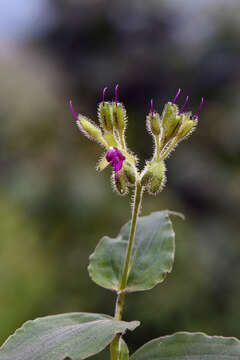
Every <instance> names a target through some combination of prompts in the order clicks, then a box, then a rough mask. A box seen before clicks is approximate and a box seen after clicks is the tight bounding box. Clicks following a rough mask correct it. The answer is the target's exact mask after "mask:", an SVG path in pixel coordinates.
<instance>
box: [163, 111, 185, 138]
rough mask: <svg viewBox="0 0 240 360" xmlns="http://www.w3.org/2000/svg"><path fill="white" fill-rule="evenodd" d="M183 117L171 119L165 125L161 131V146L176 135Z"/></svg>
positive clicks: (178, 116)
mask: <svg viewBox="0 0 240 360" xmlns="http://www.w3.org/2000/svg"><path fill="white" fill-rule="evenodd" d="M182 119H183V115H177V116H176V117H175V118H172V119H171V121H169V122H168V124H166V126H165V128H164V130H163V144H164V145H165V144H167V143H168V141H170V140H171V139H173V138H174V137H175V136H177V135H178V131H179V129H180V126H181V123H182Z"/></svg>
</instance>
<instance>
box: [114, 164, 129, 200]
mask: <svg viewBox="0 0 240 360" xmlns="http://www.w3.org/2000/svg"><path fill="white" fill-rule="evenodd" d="M112 181H113V186H114V189H115V190H116V192H117V193H118V194H119V195H123V196H124V195H126V194H127V193H128V187H127V182H126V180H125V176H124V172H123V170H121V171H119V173H118V176H115V175H113V178H112Z"/></svg>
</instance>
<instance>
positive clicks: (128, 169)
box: [123, 161, 136, 185]
mask: <svg viewBox="0 0 240 360" xmlns="http://www.w3.org/2000/svg"><path fill="white" fill-rule="evenodd" d="M123 172H124V176H125V178H126V180H127V182H128V183H129V185H134V184H135V182H136V170H135V168H134V166H133V165H132V164H131V163H130V162H128V161H124V162H123Z"/></svg>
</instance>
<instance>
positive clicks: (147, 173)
mask: <svg viewBox="0 0 240 360" xmlns="http://www.w3.org/2000/svg"><path fill="white" fill-rule="evenodd" d="M152 177H153V172H152V169H151V166H150V164H147V165H146V166H145V168H144V170H143V172H142V174H141V185H142V186H147V185H148V184H149V182H150V180H151V179H152Z"/></svg>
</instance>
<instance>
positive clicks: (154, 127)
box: [147, 112, 161, 136]
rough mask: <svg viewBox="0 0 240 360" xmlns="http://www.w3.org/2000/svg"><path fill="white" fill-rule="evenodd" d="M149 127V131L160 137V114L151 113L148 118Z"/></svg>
mask: <svg viewBox="0 0 240 360" xmlns="http://www.w3.org/2000/svg"><path fill="white" fill-rule="evenodd" d="M147 126H148V129H149V130H150V131H151V132H152V133H153V135H156V136H159V135H160V132H161V128H160V116H159V114H158V113H155V112H154V113H153V114H152V113H150V114H149V115H148V117H147Z"/></svg>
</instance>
